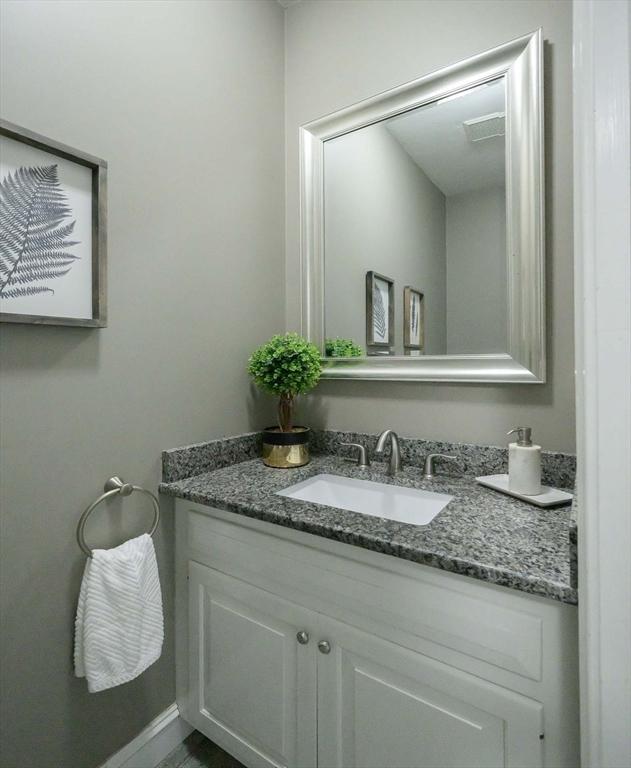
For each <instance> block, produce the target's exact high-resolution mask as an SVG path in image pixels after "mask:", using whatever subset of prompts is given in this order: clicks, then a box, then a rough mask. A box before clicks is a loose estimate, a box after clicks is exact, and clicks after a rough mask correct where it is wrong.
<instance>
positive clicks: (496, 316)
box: [446, 187, 508, 354]
mask: <svg viewBox="0 0 631 768" xmlns="http://www.w3.org/2000/svg"><path fill="white" fill-rule="evenodd" d="M446 213H447V216H446V219H447V228H446V229H447V232H446V240H447V352H449V354H475V353H476V352H506V351H507V349H508V285H507V282H506V280H507V275H506V267H507V259H506V198H505V195H504V188H503V187H502V188H499V187H493V188H491V189H476V190H475V191H474V192H463V193H462V194H459V195H450V196H449V197H447V199H446Z"/></svg>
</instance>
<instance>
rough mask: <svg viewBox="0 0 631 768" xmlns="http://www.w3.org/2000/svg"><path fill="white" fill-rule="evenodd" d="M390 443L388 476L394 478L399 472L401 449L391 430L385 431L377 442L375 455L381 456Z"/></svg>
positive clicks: (396, 437)
mask: <svg viewBox="0 0 631 768" xmlns="http://www.w3.org/2000/svg"><path fill="white" fill-rule="evenodd" d="M388 441H390V461H389V462H388V474H389V475H390V476H391V477H394V475H396V473H397V472H400V471H401V465H402V462H401V447H400V445H399V436H398V435H397V433H396V432H394V431H393V430H391V429H385V430H384V431H383V432H382V433H381V434H380V435H379V439H378V440H377V447H376V448H375V454H376V455H377V456H381V454H383V452H384V449H385V447H386V443H387V442H388Z"/></svg>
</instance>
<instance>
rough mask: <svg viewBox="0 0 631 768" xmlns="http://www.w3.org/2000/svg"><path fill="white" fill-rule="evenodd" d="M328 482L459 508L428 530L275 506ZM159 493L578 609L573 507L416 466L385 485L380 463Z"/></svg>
mask: <svg viewBox="0 0 631 768" xmlns="http://www.w3.org/2000/svg"><path fill="white" fill-rule="evenodd" d="M322 473H329V474H333V475H343V476H346V477H356V478H364V479H367V480H375V481H378V482H382V483H392V484H394V485H401V486H406V487H412V488H422V489H425V490H431V491H435V492H437V493H447V494H450V495H451V496H453V497H454V498H453V500H452V501H451V502H450V503H449V504H448V505H447V506H446V507H445V508H444V509H443V511H442V512H440V513H439V514H438V515H437V516H436V517H435V518H434V519H433V520H432V522H431V523H429V524H428V525H426V526H416V525H410V524H407V523H399V522H394V521H392V520H386V519H384V518H377V517H369V516H367V515H361V514H359V513H356V512H350V511H347V510H342V509H335V508H332V507H326V506H323V505H319V504H314V503H310V502H305V501H300V500H297V499H290V498H287V497H284V496H278V495H277V494H276V492H277V491H279V490H282V489H283V488H287V487H289V486H291V485H294V484H295V483H298V482H301V481H302V480H306V479H307V478H309V477H312V476H313V475H317V474H322ZM160 491H161V492H162V493H164V494H167V495H170V496H176V497H179V498H183V499H188V500H190V501H194V502H198V503H200V504H205V505H209V506H213V507H217V508H219V509H223V510H227V511H229V512H235V513H237V514H241V515H245V516H247V517H253V518H257V519H259V520H264V521H266V522H270V523H274V524H277V525H283V526H286V527H288V528H294V529H296V530H299V531H304V532H306V533H312V534H315V535H318V536H323V537H325V538H329V539H334V540H336V541H341V542H345V543H347V544H352V545H354V546H359V547H363V548H365V549H370V550H373V551H375V552H381V553H384V554H387V555H393V556H395V557H401V558H404V559H406V560H411V561H413V562H417V563H422V564H424V565H429V566H433V567H436V568H441V569H443V570H446V571H452V572H454V573H459V574H463V575H466V576H470V577H473V578H477V579H481V580H483V581H489V582H492V583H494V584H499V585H502V586H505V587H509V588H512V589H517V590H520V591H522V592H528V593H531V594H534V595H539V596H542V597H547V598H550V599H553V600H558V601H560V602H564V603H570V604H575V603H577V602H578V598H577V591H576V589H575V588H574V587H573V586H572V580H571V575H570V529H571V526H572V513H571V508H570V507H569V506H565V507H557V508H551V509H540V508H538V507H534V506H532V505H530V504H526V503H524V502H522V501H519V500H517V499H514V498H511V497H509V496H505V495H502V494H500V493H497V492H495V491H492V490H490V489H487V488H483V487H482V486H480V485H478V484H477V483H476V482H475V480H474V479H473V478H472V477H470V476H466V477H455V476H437V477H436V478H435V479H434V480H432V481H429V482H428V481H425V480H423V477H422V472H421V470H420V468H419V467H418V466H407V467H405V468H404V469H403V471H402V472H401V473H400V474H398V475H397V476H396V479H393V478H390V477H388V475H387V474H386V471H385V466H384V465H383V464H381V463H374V464H373V465H372V467H370V469H368V470H360V469H359V468H358V467H357V466H356V465H355V464H354V462H352V461H349V460H346V459H343V458H340V457H339V456H332V455H317V456H314V457H313V458H312V460H311V462H310V463H309V464H308V465H307V466H305V467H301V468H298V469H291V470H279V469H272V468H269V467H266V466H264V465H263V463H262V461H261V460H260V459H250V460H247V461H240V462H239V463H235V464H232V465H230V466H225V467H223V468H220V469H215V470H213V471H210V472H205V473H201V474H196V475H194V476H192V477H188V478H183V479H177V480H174V481H172V482H165V483H162V485H161V486H160Z"/></svg>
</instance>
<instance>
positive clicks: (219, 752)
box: [158, 731, 244, 768]
mask: <svg viewBox="0 0 631 768" xmlns="http://www.w3.org/2000/svg"><path fill="white" fill-rule="evenodd" d="M158 768H244V766H243V765H242V764H241V763H240V762H239V761H238V760H235V758H234V757H231V756H230V755H229V754H228V753H227V752H224V751H223V749H220V748H219V747H218V746H217V745H216V744H213V743H212V741H209V740H208V739H207V738H206V737H205V736H204V735H203V734H201V733H199V731H193V733H191V735H190V736H189V737H188V738H187V739H186V740H185V741H183V742H182V743H181V744H180V746H179V747H176V748H175V749H174V750H173V752H171V754H170V755H169V756H168V757H165V759H164V760H163V761H162V762H161V763H160V764H159V765H158Z"/></svg>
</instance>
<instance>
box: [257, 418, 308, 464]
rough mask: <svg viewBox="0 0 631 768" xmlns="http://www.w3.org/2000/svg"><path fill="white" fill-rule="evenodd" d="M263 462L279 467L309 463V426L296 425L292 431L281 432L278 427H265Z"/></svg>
mask: <svg viewBox="0 0 631 768" xmlns="http://www.w3.org/2000/svg"><path fill="white" fill-rule="evenodd" d="M263 463H264V464H265V465H266V466H268V467H277V468H278V469H289V468H290V467H303V466H304V465H305V464H308V463H309V428H308V427H294V428H293V429H292V431H291V432H281V431H280V429H279V428H278V427H268V428H267V429H264V430H263Z"/></svg>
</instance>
